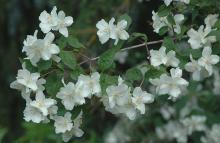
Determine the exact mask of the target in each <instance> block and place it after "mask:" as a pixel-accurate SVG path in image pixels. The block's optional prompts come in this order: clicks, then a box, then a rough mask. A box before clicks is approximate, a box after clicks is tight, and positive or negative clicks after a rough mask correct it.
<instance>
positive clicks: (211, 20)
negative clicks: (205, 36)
mask: <svg viewBox="0 0 220 143" xmlns="http://www.w3.org/2000/svg"><path fill="white" fill-rule="evenodd" d="M218 16H219V15H218V14H209V15H208V16H207V17H206V18H205V24H206V26H207V27H213V26H215V23H216V22H217V21H218Z"/></svg>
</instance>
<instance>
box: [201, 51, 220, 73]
mask: <svg viewBox="0 0 220 143" xmlns="http://www.w3.org/2000/svg"><path fill="white" fill-rule="evenodd" d="M218 62H219V56H218V55H212V49H211V47H205V48H204V49H203V51H202V57H201V58H200V59H199V60H198V63H199V65H200V66H202V67H204V68H205V69H206V70H207V71H208V73H209V75H212V73H213V67H212V66H213V65H215V64H217V63H218Z"/></svg>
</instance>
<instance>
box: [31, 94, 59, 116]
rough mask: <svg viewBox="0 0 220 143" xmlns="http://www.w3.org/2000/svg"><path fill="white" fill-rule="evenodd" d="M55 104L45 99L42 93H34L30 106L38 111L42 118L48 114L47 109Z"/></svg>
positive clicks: (49, 99)
mask: <svg viewBox="0 0 220 143" xmlns="http://www.w3.org/2000/svg"><path fill="white" fill-rule="evenodd" d="M55 104H56V100H54V99H51V98H45V95H44V94H43V92H42V91H39V92H37V93H36V97H35V100H34V101H31V102H30V105H31V106H33V107H35V108H37V109H38V110H40V111H41V112H42V113H43V115H44V116H47V115H48V114H49V111H48V110H49V108H50V107H52V106H53V105H55Z"/></svg>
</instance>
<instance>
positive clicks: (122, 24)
mask: <svg viewBox="0 0 220 143" xmlns="http://www.w3.org/2000/svg"><path fill="white" fill-rule="evenodd" d="M127 24H128V22H127V21H126V20H121V21H119V22H118V23H117V25H114V26H113V29H112V32H111V34H110V37H111V38H112V39H114V40H115V43H114V45H117V43H118V41H119V39H121V40H127V39H128V38H129V34H128V33H127V31H126V30H125V29H126V27H127Z"/></svg>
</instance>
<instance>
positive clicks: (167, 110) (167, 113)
mask: <svg viewBox="0 0 220 143" xmlns="http://www.w3.org/2000/svg"><path fill="white" fill-rule="evenodd" d="M175 113H176V110H175V108H173V107H172V106H167V105H165V106H162V107H161V108H160V114H161V115H162V116H163V118H164V119H165V120H169V119H170V118H171V117H172V116H173V115H175Z"/></svg>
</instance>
